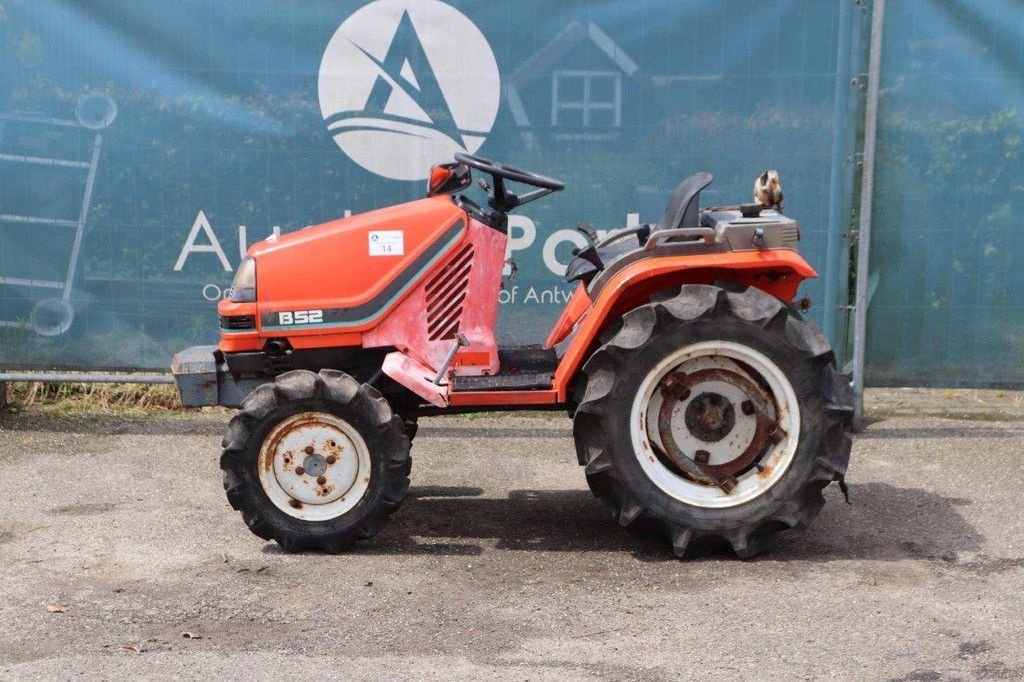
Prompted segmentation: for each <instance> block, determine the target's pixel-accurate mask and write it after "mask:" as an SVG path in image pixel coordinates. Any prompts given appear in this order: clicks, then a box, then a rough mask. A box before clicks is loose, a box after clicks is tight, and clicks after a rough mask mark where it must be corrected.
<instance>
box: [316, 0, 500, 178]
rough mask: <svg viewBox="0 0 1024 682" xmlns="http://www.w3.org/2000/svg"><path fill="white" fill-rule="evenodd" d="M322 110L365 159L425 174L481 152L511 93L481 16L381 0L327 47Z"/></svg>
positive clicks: (382, 169) (419, 2)
mask: <svg viewBox="0 0 1024 682" xmlns="http://www.w3.org/2000/svg"><path fill="white" fill-rule="evenodd" d="M318 91H319V96H320V111H321V113H322V114H323V117H324V120H325V121H326V122H327V129H328V130H329V131H330V132H331V134H332V135H333V136H334V141H335V142H336V143H337V144H338V146H339V147H340V148H341V150H342V151H343V152H345V153H346V154H347V155H348V156H349V158H351V159H352V160H353V161H355V162H356V163H358V164H359V165H360V166H362V167H363V168H365V169H366V170H368V171H370V172H371V173H376V174H377V175H381V176H383V177H385V178H390V179H392V180H423V179H425V178H426V177H427V174H428V173H429V172H430V166H431V165H432V164H435V163H439V162H445V161H450V160H451V158H452V155H453V154H454V153H455V152H459V151H464V152H468V153H470V154H472V153H475V152H476V151H477V150H478V149H479V148H480V146H481V145H482V144H483V143H484V140H485V139H487V134H488V133H490V132H491V128H492V127H493V126H494V120H495V118H496V117H497V115H498V105H499V104H500V99H501V81H500V77H499V75H498V63H497V61H495V59H494V52H492V51H491V46H490V45H489V44H488V43H487V39H486V38H485V37H484V35H483V33H481V32H480V29H478V28H477V27H476V26H475V25H474V24H473V22H472V21H470V20H469V19H468V18H467V17H466V16H465V15H464V14H462V13H461V12H459V11H458V10H457V9H455V8H454V7H452V6H451V5H447V4H445V3H443V2H440V0H375V2H371V3H369V4H368V5H365V6H364V7H362V8H361V9H359V10H357V11H356V12H354V13H353V14H352V15H351V16H350V17H349V18H348V19H346V20H345V21H344V23H342V25H341V26H340V27H338V30H337V31H336V32H335V34H334V36H333V37H332V38H331V40H330V42H329V43H328V44H327V49H326V50H325V51H324V56H323V59H322V60H321V62H320V78H319V82H318Z"/></svg>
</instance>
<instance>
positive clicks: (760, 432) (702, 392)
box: [633, 341, 799, 507]
mask: <svg viewBox="0 0 1024 682" xmlns="http://www.w3.org/2000/svg"><path fill="white" fill-rule="evenodd" d="M633 410H634V413H635V415H636V419H637V421H636V422H634V423H636V424H638V425H639V426H641V428H642V430H640V431H638V432H637V433H635V434H634V446H635V448H636V452H637V457H638V459H639V460H640V463H641V465H642V466H643V467H644V469H645V471H646V472H647V473H648V475H649V476H650V477H651V478H652V480H653V481H654V483H655V484H657V485H658V486H659V487H661V488H662V489H663V490H666V492H669V493H670V494H672V495H674V496H675V497H677V499H680V500H681V501H684V502H687V503H691V504H698V505H700V506H708V507H725V506H733V505H736V504H742V503H743V502H744V501H746V500H748V499H752V498H753V497H756V496H757V495H759V494H762V493H763V492H764V491H766V490H767V489H768V488H770V487H771V486H772V485H774V483H775V482H776V481H777V480H778V479H779V477H781V474H782V473H783V472H784V471H785V468H786V467H787V466H788V464H789V461H790V460H791V458H792V455H793V453H794V452H795V448H796V439H797V438H798V437H799V410H798V408H797V406H796V396H795V393H794V392H793V389H792V386H790V384H789V381H788V380H787V379H786V377H785V374H784V373H783V372H782V371H781V370H780V369H779V368H778V367H777V366H776V365H775V364H774V363H773V362H771V360H769V359H768V358H767V357H765V356H764V355H762V354H761V353H759V352H758V351H755V350H753V349H752V348H749V347H747V346H743V345H740V344H736V343H730V342H725V341H719V342H704V343H700V344H695V345H694V346H691V347H689V348H684V349H680V350H679V351H677V352H676V353H675V354H674V355H672V356H670V357H669V358H666V359H665V360H664V361H663V362H662V363H661V364H660V365H659V366H657V367H655V368H654V369H653V370H652V372H651V373H650V375H649V376H648V377H647V379H645V380H644V382H643V383H642V384H641V387H640V391H639V393H638V395H637V398H636V399H635V402H634V407H633ZM790 434H792V436H791V435H790Z"/></svg>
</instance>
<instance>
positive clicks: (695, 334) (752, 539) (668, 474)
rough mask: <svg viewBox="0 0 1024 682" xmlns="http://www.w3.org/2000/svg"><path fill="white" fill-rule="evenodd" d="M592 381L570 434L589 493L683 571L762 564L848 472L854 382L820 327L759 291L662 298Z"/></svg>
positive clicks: (688, 288) (606, 353) (610, 343)
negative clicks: (664, 539) (716, 563)
mask: <svg viewBox="0 0 1024 682" xmlns="http://www.w3.org/2000/svg"><path fill="white" fill-rule="evenodd" d="M583 374H584V379H585V383H584V384H583V386H584V388H583V391H582V396H581V398H580V400H579V406H578V408H577V411H576V415H575V418H574V434H575V438H576V447H577V453H578V456H579V459H580V463H581V464H584V465H585V466H586V474H587V481H588V483H589V485H590V488H591V490H592V491H593V492H594V494H595V495H597V496H598V497H601V498H603V499H604V500H605V501H606V502H608V504H609V505H610V507H611V508H612V510H613V512H614V515H615V518H616V519H617V520H618V521H619V523H620V524H621V525H623V526H625V527H649V526H650V525H652V523H651V522H653V525H656V526H661V527H662V528H665V529H666V530H667V531H668V533H669V535H670V537H671V539H672V546H673V550H674V551H675V553H676V554H677V555H678V556H680V557H682V556H685V555H687V554H688V553H689V552H692V550H693V549H694V547H697V546H700V545H707V544H708V543H709V542H710V543H720V542H723V541H724V542H726V543H728V545H729V546H731V547H732V549H733V550H734V551H735V553H736V554H737V555H738V556H740V557H750V556H754V555H756V554H758V553H759V552H761V551H764V550H765V549H767V548H768V547H770V545H771V543H772V541H773V540H774V537H775V535H776V534H777V533H778V532H780V531H782V530H786V529H788V528H804V527H806V526H807V525H808V524H809V523H810V521H811V520H812V519H813V518H814V517H815V516H816V515H817V513H818V512H819V511H820V510H821V507H822V506H823V505H824V498H823V497H822V494H821V491H822V489H823V488H824V487H825V486H827V485H828V484H829V483H830V482H832V481H834V480H840V481H841V480H842V478H843V475H844V474H845V472H846V468H847V464H848V461H849V455H850V439H849V437H848V436H847V434H846V427H847V425H848V424H849V421H850V417H851V416H852V412H853V402H852V393H851V391H850V389H849V385H848V382H847V381H846V379H845V378H844V377H843V376H842V375H840V374H839V373H838V372H837V371H836V368H835V358H834V355H833V353H832V350H831V348H830V346H829V344H828V341H827V340H826V339H825V338H824V336H823V335H822V334H821V332H820V331H818V329H817V327H815V326H814V325H813V324H812V323H810V322H807V321H805V320H803V319H801V318H800V316H799V315H798V314H797V313H796V312H795V311H793V310H791V309H790V308H789V307H788V306H787V305H785V304H784V303H783V302H781V301H779V300H778V299H776V298H775V297H773V296H771V295H769V294H767V293H765V292H763V291H761V290H759V289H756V288H747V289H745V290H739V291H732V290H730V291H726V290H725V289H722V288H720V287H715V286H709V285H685V286H683V287H681V288H680V289H678V290H676V291H672V292H667V293H663V294H662V295H659V296H656V297H655V299H654V300H652V302H651V303H649V304H646V305H643V306H640V307H638V308H636V309H634V310H632V311H630V312H628V313H626V315H624V316H623V318H622V324H621V327H619V328H618V329H617V330H616V331H615V332H614V334H613V335H611V337H610V338H609V339H608V340H607V342H606V343H604V344H603V345H602V346H601V347H600V348H598V350H596V351H595V352H594V354H593V355H592V356H591V358H590V359H589V360H588V361H587V363H586V365H585V366H584V368H583Z"/></svg>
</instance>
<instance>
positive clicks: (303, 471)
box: [295, 466, 306, 476]
mask: <svg viewBox="0 0 1024 682" xmlns="http://www.w3.org/2000/svg"><path fill="white" fill-rule="evenodd" d="M295 473H296V474H298V475H299V476H301V475H303V474H304V473H306V470H305V469H303V468H302V467H301V466H297V467H295Z"/></svg>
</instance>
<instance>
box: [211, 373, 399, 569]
mask: <svg viewBox="0 0 1024 682" xmlns="http://www.w3.org/2000/svg"><path fill="white" fill-rule="evenodd" d="M220 466H221V469H222V470H223V471H224V489H225V490H226V491H227V496H228V501H229V502H230V503H231V506H232V507H233V508H234V509H236V510H238V511H239V512H241V514H242V518H243V519H244V520H245V523H246V524H247V525H248V526H249V529H250V530H251V531H252V532H253V533H255V534H256V535H258V536H259V537H261V538H263V539H265V540H275V541H277V543H278V544H280V545H281V546H282V547H283V548H284V549H285V550H286V551H300V550H305V549H318V550H322V551H326V552H340V551H342V550H344V549H345V548H347V547H349V546H350V545H351V544H352V543H353V542H355V541H356V540H362V539H366V538H370V537H373V536H374V535H376V534H377V533H378V532H379V531H380V530H381V529H382V528H383V527H384V525H385V523H386V522H387V519H388V516H389V515H390V514H391V513H392V512H394V511H395V510H396V509H397V508H398V506H399V505H400V504H401V502H402V500H403V498H404V497H405V494H406V492H407V491H408V488H409V471H410V468H411V459H410V457H409V439H408V437H407V436H406V434H405V428H404V425H403V423H402V419H401V418H400V417H398V416H396V415H395V414H394V413H393V412H392V410H391V406H390V405H389V404H388V402H387V400H385V399H384V398H383V397H382V396H381V395H380V394H379V393H378V392H377V391H376V389H374V388H373V387H371V386H368V385H367V384H360V383H359V382H357V381H356V380H355V379H353V378H352V377H351V376H349V375H347V374H344V373H342V372H338V371H335V370H323V371H321V372H320V373H319V374H316V373H313V372H309V371H305V370H296V371H294V372H288V373H287V374H282V375H281V376H279V377H277V380H276V381H275V382H274V383H272V384H265V385H263V386H260V387H259V388H257V389H256V390H255V391H253V392H252V394H251V395H249V397H248V398H246V399H245V401H244V402H243V403H242V409H241V411H240V412H239V413H238V414H236V415H235V416H234V417H233V418H232V419H231V422H230V423H229V424H228V431H227V435H225V437H224V452H223V454H222V455H221V460H220Z"/></svg>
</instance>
